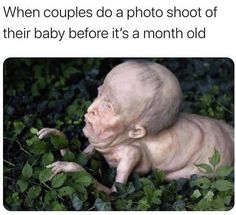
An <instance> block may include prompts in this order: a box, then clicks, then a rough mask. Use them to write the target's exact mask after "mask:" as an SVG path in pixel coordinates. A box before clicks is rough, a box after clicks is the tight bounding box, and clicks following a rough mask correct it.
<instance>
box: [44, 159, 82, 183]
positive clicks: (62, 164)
mask: <svg viewBox="0 0 236 215" xmlns="http://www.w3.org/2000/svg"><path fill="white" fill-rule="evenodd" d="M46 167H47V168H52V175H51V177H50V178H49V180H51V179H52V178H53V177H54V176H55V175H57V174H59V173H61V172H79V171H85V170H84V168H83V167H82V166H80V165H79V164H77V163H74V162H66V161H56V162H54V163H52V164H49V165H47V166H46Z"/></svg>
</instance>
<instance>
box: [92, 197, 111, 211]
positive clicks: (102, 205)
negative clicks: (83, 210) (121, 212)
mask: <svg viewBox="0 0 236 215" xmlns="http://www.w3.org/2000/svg"><path fill="white" fill-rule="evenodd" d="M94 206H95V207H96V209H97V210H98V211H110V210H111V203H110V202H104V201H103V200H102V199H100V198H97V199H96V201H95V203H94Z"/></svg>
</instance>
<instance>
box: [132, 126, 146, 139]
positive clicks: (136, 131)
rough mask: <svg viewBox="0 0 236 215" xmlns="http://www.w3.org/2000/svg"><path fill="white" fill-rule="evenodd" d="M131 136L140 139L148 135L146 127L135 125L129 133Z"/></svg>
mask: <svg viewBox="0 0 236 215" xmlns="http://www.w3.org/2000/svg"><path fill="white" fill-rule="evenodd" d="M128 135H129V137H130V138H133V139H138V138H142V137H144V136H145V135H146V129H145V128H144V127H143V126H140V125H135V126H134V128H132V129H131V130H130V131H129V133H128Z"/></svg>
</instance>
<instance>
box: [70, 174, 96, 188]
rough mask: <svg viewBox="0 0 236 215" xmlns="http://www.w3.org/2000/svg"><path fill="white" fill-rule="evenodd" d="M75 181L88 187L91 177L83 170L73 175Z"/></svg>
mask: <svg viewBox="0 0 236 215" xmlns="http://www.w3.org/2000/svg"><path fill="white" fill-rule="evenodd" d="M73 179H74V181H75V183H77V184H78V185H81V186H83V187H88V186H89V185H90V184H92V177H91V176H90V175H89V174H88V173H87V172H85V171H80V172H77V173H75V174H74V175H73Z"/></svg>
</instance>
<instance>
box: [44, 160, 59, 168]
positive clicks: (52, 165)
mask: <svg viewBox="0 0 236 215" xmlns="http://www.w3.org/2000/svg"><path fill="white" fill-rule="evenodd" d="M57 164H58V161H56V162H53V163H51V164H48V165H47V166H46V168H52V167H54V166H56V165H57Z"/></svg>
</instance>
